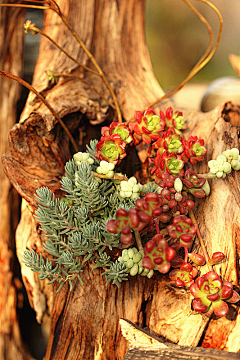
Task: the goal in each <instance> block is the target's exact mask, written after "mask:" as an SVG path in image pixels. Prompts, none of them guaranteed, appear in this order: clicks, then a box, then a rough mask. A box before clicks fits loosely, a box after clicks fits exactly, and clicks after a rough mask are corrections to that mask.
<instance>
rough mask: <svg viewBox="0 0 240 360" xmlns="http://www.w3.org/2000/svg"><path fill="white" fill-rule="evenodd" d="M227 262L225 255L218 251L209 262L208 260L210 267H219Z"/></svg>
mask: <svg viewBox="0 0 240 360" xmlns="http://www.w3.org/2000/svg"><path fill="white" fill-rule="evenodd" d="M225 260H226V255H225V254H223V253H222V252H221V251H217V252H214V253H213V254H212V255H211V256H210V258H209V260H208V265H217V264H221V263H222V262H224V261H225Z"/></svg>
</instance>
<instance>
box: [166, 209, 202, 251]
mask: <svg viewBox="0 0 240 360" xmlns="http://www.w3.org/2000/svg"><path fill="white" fill-rule="evenodd" d="M167 231H168V234H169V235H170V236H171V237H172V238H173V239H179V244H180V245H181V246H184V247H186V248H189V247H190V246H191V245H192V240H193V235H194V234H195V233H196V232H197V225H194V224H193V223H192V220H191V219H190V218H188V217H187V216H185V215H177V216H175V217H174V218H173V223H172V224H171V225H168V226H167Z"/></svg>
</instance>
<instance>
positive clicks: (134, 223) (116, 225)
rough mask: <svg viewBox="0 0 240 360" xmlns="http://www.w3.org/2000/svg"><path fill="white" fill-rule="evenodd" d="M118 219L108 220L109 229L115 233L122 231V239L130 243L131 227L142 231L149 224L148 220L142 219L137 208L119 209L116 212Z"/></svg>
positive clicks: (125, 242)
mask: <svg viewBox="0 0 240 360" xmlns="http://www.w3.org/2000/svg"><path fill="white" fill-rule="evenodd" d="M116 217H117V220H114V219H112V220H109V221H108V222H107V225H106V227H107V230H108V231H109V232H111V233H113V234H117V233H119V232H121V241H122V242H123V243H124V244H129V243H130V242H131V241H132V233H131V229H133V230H134V231H140V230H142V229H144V227H145V226H146V225H147V224H148V221H142V220H141V219H140V217H139V216H138V212H137V210H136V209H129V210H128V211H126V210H124V209H119V210H118V211H117V212H116Z"/></svg>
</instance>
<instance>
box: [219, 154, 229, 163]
mask: <svg viewBox="0 0 240 360" xmlns="http://www.w3.org/2000/svg"><path fill="white" fill-rule="evenodd" d="M226 161H227V159H226V156H224V155H219V156H218V157H217V162H218V163H219V164H221V165H222V164H223V163H225V162H226Z"/></svg>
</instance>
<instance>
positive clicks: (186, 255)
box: [184, 247, 188, 262]
mask: <svg viewBox="0 0 240 360" xmlns="http://www.w3.org/2000/svg"><path fill="white" fill-rule="evenodd" d="M184 251H185V257H184V262H187V259H188V248H186V247H184Z"/></svg>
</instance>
